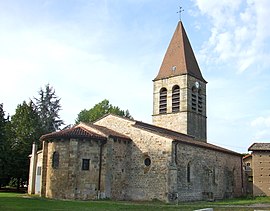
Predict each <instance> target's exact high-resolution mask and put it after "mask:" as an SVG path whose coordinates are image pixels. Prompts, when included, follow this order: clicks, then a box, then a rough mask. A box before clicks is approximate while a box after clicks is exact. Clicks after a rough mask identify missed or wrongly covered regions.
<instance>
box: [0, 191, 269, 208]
mask: <svg viewBox="0 0 270 211" xmlns="http://www.w3.org/2000/svg"><path fill="white" fill-rule="evenodd" d="M254 204H260V206H259V205H257V206H254ZM261 204H266V205H267V206H268V207H262V206H261ZM250 205H253V206H252V207H251V206H250ZM206 207H212V208H214V211H230V210H232V211H251V210H252V211H254V210H255V209H258V208H259V210H270V197H259V198H255V199H231V200H224V201H219V202H193V203H191V202H190V203H180V204H179V205H169V204H164V203H161V202H118V201H117V202H116V201H109V200H108V201H65V200H51V199H44V198H40V197H29V196H28V195H26V194H18V193H4V192H0V210H1V211H9V210H35V211H36V210H72V211H76V210H97V211H105V210H112V211H116V210H132V211H136V210H146V211H157V210H171V211H173V210H178V211H179V210H183V211H190V210H195V209H201V208H206Z"/></svg>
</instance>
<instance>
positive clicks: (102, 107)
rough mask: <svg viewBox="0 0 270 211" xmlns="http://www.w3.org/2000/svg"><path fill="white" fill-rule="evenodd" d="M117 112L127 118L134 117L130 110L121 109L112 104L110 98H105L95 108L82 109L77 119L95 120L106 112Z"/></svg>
mask: <svg viewBox="0 0 270 211" xmlns="http://www.w3.org/2000/svg"><path fill="white" fill-rule="evenodd" d="M110 113H111V114H116V115H119V116H123V117H126V118H130V119H133V118H132V116H131V115H130V113H129V111H128V110H126V111H124V110H121V109H120V108H119V107H118V106H113V105H111V104H110V102H109V100H106V99H105V100H103V101H101V102H100V103H98V104H96V105H95V106H94V107H93V108H90V109H89V110H86V109H84V110H82V111H81V112H80V113H79V114H78V117H77V119H76V123H79V122H86V123H89V122H94V121H96V120H97V119H99V118H101V117H102V116H104V115H105V114H110Z"/></svg>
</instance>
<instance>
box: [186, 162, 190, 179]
mask: <svg viewBox="0 0 270 211" xmlns="http://www.w3.org/2000/svg"><path fill="white" fill-rule="evenodd" d="M187 182H188V183H190V163H188V165H187Z"/></svg>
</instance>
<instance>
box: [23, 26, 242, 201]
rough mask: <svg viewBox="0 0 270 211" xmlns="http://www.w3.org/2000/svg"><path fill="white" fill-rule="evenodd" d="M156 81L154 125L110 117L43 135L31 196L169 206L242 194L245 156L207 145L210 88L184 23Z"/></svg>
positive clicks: (33, 170) (32, 169)
mask: <svg viewBox="0 0 270 211" xmlns="http://www.w3.org/2000/svg"><path fill="white" fill-rule="evenodd" d="M153 83H154V89H153V90H154V91H153V124H147V123H144V122H141V121H136V120H131V119H127V118H123V117H119V116H116V115H112V114H109V115H106V116H104V117H102V118H101V119H99V120H98V121H96V122H94V123H93V124H85V123H80V124H78V125H76V126H74V127H72V128H70V129H65V130H62V131H58V132H54V133H50V134H46V135H44V136H42V137H41V138H40V141H42V143H43V148H42V150H41V151H38V152H37V150H36V146H35V144H34V145H33V152H32V155H31V156H30V157H31V158H30V163H31V165H30V176H29V189H28V193H29V194H33V193H40V194H41V196H44V197H49V198H61V199H84V200H89V199H97V198H111V199H116V200H154V199H158V200H161V201H166V202H172V203H175V202H177V201H194V200H215V199H223V198H231V197H238V196H241V195H242V194H243V188H244V184H243V182H244V181H243V172H242V168H243V166H242V155H241V154H239V153H236V152H233V151H230V150H228V149H224V148H222V147H219V146H216V145H213V144H210V143H207V131H206V128H207V121H206V84H207V82H206V81H205V79H204V78H203V76H202V73H201V71H200V68H199V66H198V63H197V61H196V58H195V55H194V53H193V50H192V48H191V45H190V42H189V40H188V37H187V34H186V32H185V29H184V27H183V24H182V22H181V21H180V22H179V23H178V25H177V27H176V30H175V32H174V35H173V37H172V39H171V42H170V44H169V47H168V49H167V52H166V54H165V57H164V59H163V62H162V64H161V67H160V70H159V72H158V74H157V76H156V78H155V79H154V80H153Z"/></svg>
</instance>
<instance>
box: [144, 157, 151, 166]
mask: <svg viewBox="0 0 270 211" xmlns="http://www.w3.org/2000/svg"><path fill="white" fill-rule="evenodd" d="M144 165H146V166H150V165H151V159H150V158H145V159H144Z"/></svg>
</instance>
